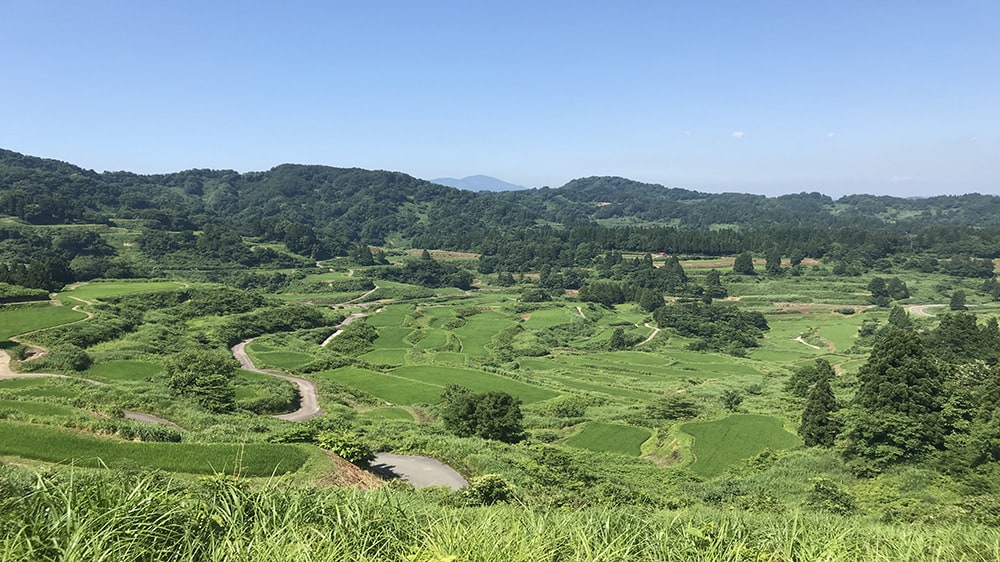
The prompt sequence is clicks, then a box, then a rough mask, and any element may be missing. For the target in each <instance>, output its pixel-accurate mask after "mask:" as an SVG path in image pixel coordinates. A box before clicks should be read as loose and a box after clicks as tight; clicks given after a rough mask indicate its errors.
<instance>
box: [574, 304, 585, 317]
mask: <svg viewBox="0 0 1000 562" xmlns="http://www.w3.org/2000/svg"><path fill="white" fill-rule="evenodd" d="M576 311H577V312H579V313H580V316H582V317H583V319H584V320H586V319H587V315H586V314H584V313H583V307H580V306H578V307H576Z"/></svg>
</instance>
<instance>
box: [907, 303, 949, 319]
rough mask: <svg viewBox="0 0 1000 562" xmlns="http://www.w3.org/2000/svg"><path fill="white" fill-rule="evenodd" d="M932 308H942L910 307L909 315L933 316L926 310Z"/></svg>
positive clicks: (924, 305)
mask: <svg viewBox="0 0 1000 562" xmlns="http://www.w3.org/2000/svg"><path fill="white" fill-rule="evenodd" d="M932 306H944V305H943V304H917V305H913V306H911V307H910V309H909V310H910V314H912V315H914V316H934V315H933V314H931V313H929V312H927V309H928V308H931V307H932Z"/></svg>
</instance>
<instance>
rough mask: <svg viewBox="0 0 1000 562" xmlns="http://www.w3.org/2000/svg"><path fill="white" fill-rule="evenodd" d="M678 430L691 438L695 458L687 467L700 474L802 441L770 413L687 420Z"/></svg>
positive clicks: (719, 471) (705, 474)
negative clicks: (692, 438)
mask: <svg viewBox="0 0 1000 562" xmlns="http://www.w3.org/2000/svg"><path fill="white" fill-rule="evenodd" d="M681 430H682V431H684V432H685V433H687V434H689V435H691V436H692V437H694V446H693V452H694V455H695V459H696V460H695V463H694V464H693V465H692V466H691V469H692V470H693V471H694V472H696V473H698V474H700V475H702V476H715V475H717V474H719V473H721V472H722V471H723V470H725V469H726V468H728V467H729V466H731V465H733V464H735V463H737V462H739V461H741V460H743V459H746V458H749V457H752V456H753V455H756V454H757V453H760V452H761V451H763V450H764V449H771V450H780V449H789V448H792V447H795V446H798V445H801V444H802V440H801V439H799V438H798V437H797V436H795V435H792V434H791V433H789V432H787V431H785V428H784V427H783V426H782V423H781V420H780V419H778V418H776V417H773V416H758V415H752V414H733V415H731V416H728V417H725V418H723V419H721V420H715V421H708V422H689V423H686V424H684V425H682V426H681Z"/></svg>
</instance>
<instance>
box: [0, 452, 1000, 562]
mask: <svg viewBox="0 0 1000 562" xmlns="http://www.w3.org/2000/svg"><path fill="white" fill-rule="evenodd" d="M430 497H431V496H427V495H424V494H420V493H413V492H397V491H386V490H383V491H378V492H367V493H366V492H358V491H352V490H338V489H335V490H319V491H317V490H311V489H309V490H307V489H298V488H284V487H279V486H277V485H269V486H265V487H263V488H258V489H254V488H251V487H249V486H248V485H246V484H245V483H244V482H240V481H236V480H232V479H228V478H222V477H208V478H205V479H203V480H201V481H199V482H198V483H196V484H190V483H188V484H183V485H182V484H180V483H179V482H177V481H173V480H169V479H167V478H166V477H163V476H158V475H152V476H148V475H147V476H142V477H136V476H135V475H134V474H131V475H130V474H122V475H119V476H118V477H116V478H110V477H105V476H93V475H90V474H88V475H86V476H84V475H82V474H80V473H79V472H78V471H77V472H74V471H71V470H66V471H63V472H59V473H54V474H47V475H44V476H37V475H31V474H27V473H23V472H14V471H10V470H4V469H2V468H0V561H2V562H8V561H10V562H13V561H18V562H23V561H35V560H38V561H50V560H51V561H56V560H59V561H66V562H75V561H80V562H83V561H86V562H94V561H115V562H119V561H140V560H141V561H154V560H155V561H160V560H163V561H183V562H188V561H191V562H193V561H210V560H226V561H232V562H241V561H246V562H252V561H261V562H272V561H273V562H285V561H288V562H292V561H295V562H303V561H342V560H393V561H400V562H403V561H413V562H444V561H452V562H458V561H466V560H467V561H483V562H488V561H497V562H499V561H503V562H510V561H524V562H528V561H531V562H535V561H543V562H544V561H552V562H556V561H599V560H600V561H618V560H621V561H654V560H656V561H660V560H664V561H673V560H677V561H688V560H769V561H779V562H780V561H799V560H801V561H805V560H810V561H811V560H831V561H833V560H876V561H879V560H884V561H886V562H890V561H891V562H902V561H916V560H920V561H924V560H940V561H948V562H951V561H958V560H968V561H973V560H974V561H987V560H1000V530H997V529H990V528H986V527H977V526H967V525H958V526H938V527H917V526H891V525H883V524H875V523H870V522H867V521H865V520H861V519H841V518H837V517H822V516H816V515H804V514H789V515H787V516H768V515H755V514H748V513H740V512H722V511H712V510H686V511H679V512H669V511H644V510H641V509H638V510H624V509H590V510H581V511H556V512H537V511H528V510H524V509H519V508H516V507H510V506H495V507H478V508H454V507H443V506H440V505H438V504H435V503H433V502H432V501H430V499H429V498H430Z"/></svg>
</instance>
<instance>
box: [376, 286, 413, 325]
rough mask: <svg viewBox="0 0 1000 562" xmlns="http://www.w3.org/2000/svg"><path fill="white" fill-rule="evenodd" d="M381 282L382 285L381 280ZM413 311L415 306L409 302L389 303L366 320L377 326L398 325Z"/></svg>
mask: <svg viewBox="0 0 1000 562" xmlns="http://www.w3.org/2000/svg"><path fill="white" fill-rule="evenodd" d="M379 284H380V285H381V282H380V283H379ZM412 312H413V307H412V306H411V305H408V304H394V305H389V306H386V307H383V308H382V310H381V311H380V312H378V313H376V314H372V315H370V316H368V318H367V319H366V320H365V322H367V323H368V324H369V325H371V326H374V327H376V328H388V327H398V326H401V325H402V324H403V320H405V319H406V317H407V316H408V315H409V314H411V313H412Z"/></svg>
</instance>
